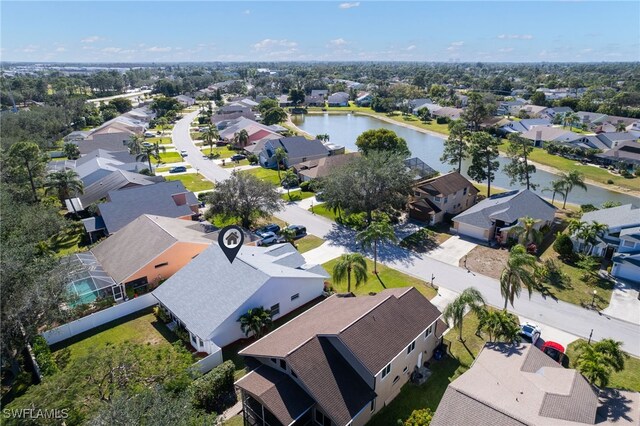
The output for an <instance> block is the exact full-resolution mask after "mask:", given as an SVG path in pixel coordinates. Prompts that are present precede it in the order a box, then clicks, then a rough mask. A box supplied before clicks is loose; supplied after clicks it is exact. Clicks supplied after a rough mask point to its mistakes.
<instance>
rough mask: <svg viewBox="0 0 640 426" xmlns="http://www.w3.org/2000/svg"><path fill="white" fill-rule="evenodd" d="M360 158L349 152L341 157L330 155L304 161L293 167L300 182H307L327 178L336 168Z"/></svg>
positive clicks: (356, 154)
mask: <svg viewBox="0 0 640 426" xmlns="http://www.w3.org/2000/svg"><path fill="white" fill-rule="evenodd" d="M359 156H360V153H359V152H350V153H348V154H343V155H331V156H329V157H322V158H319V159H316V160H310V161H305V162H302V163H298V164H296V165H295V166H293V170H294V172H296V173H297V175H298V177H299V178H300V180H301V181H303V182H304V181H309V180H313V179H319V178H323V177H327V176H329V175H330V174H331V172H332V171H333V170H334V169H335V168H336V167H340V166H343V165H345V164H348V163H350V162H351V161H353V160H354V159H356V158H358V157H359Z"/></svg>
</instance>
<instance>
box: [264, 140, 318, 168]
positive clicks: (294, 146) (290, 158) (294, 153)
mask: <svg viewBox="0 0 640 426" xmlns="http://www.w3.org/2000/svg"><path fill="white" fill-rule="evenodd" d="M278 148H284V150H285V152H286V153H287V157H286V158H285V159H284V165H285V167H286V168H289V167H291V166H295V165H296V164H299V163H304V162H305V161H311V160H319V159H320V158H323V157H328V156H329V150H328V149H327V147H326V146H324V144H323V143H322V142H320V141H319V140H317V139H313V140H309V139H306V138H304V137H302V136H291V137H287V138H283V137H280V138H279V139H271V140H268V141H266V143H265V145H264V148H263V149H262V151H261V152H260V155H259V156H258V158H259V160H260V164H261V165H262V166H263V167H267V168H273V167H276V166H277V165H276V159H275V152H276V149H278Z"/></svg>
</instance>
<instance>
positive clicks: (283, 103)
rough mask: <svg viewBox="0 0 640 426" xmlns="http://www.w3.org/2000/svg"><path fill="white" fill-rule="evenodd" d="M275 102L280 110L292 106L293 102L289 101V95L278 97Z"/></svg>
mask: <svg viewBox="0 0 640 426" xmlns="http://www.w3.org/2000/svg"><path fill="white" fill-rule="evenodd" d="M276 100H277V101H278V106H279V107H281V108H286V107H290V106H291V105H293V102H291V101H290V100H289V95H280V96H278V97H276Z"/></svg>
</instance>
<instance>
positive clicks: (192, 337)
mask: <svg viewBox="0 0 640 426" xmlns="http://www.w3.org/2000/svg"><path fill="white" fill-rule="evenodd" d="M189 334H191V333H189ZM191 341H192V342H193V344H194V345H195V344H196V336H195V334H191Z"/></svg>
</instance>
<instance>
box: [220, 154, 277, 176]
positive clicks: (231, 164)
mask: <svg viewBox="0 0 640 426" xmlns="http://www.w3.org/2000/svg"><path fill="white" fill-rule="evenodd" d="M249 165H251V164H250V163H249V160H247V159H244V160H240V161H238V162H237V163H236V162H235V161H231V160H228V161H225V162H224V166H222V167H223V168H225V169H232V168H234V167H240V166H249ZM277 178H278V175H276V180H277Z"/></svg>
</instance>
